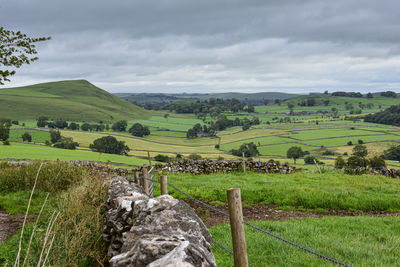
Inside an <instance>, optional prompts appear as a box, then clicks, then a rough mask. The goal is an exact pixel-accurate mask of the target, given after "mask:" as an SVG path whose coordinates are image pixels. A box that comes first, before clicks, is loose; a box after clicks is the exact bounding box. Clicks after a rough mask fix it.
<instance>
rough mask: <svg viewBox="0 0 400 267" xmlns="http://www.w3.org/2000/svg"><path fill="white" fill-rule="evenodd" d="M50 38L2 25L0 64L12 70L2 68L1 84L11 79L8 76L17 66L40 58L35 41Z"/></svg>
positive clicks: (0, 30)
mask: <svg viewBox="0 0 400 267" xmlns="http://www.w3.org/2000/svg"><path fill="white" fill-rule="evenodd" d="M46 40H50V37H40V38H30V37H28V36H27V35H26V34H24V33H22V32H20V31H17V32H15V31H11V30H6V29H4V28H3V27H0V66H5V67H10V68H12V70H0V85H3V84H4V82H5V81H10V80H9V79H8V77H10V76H12V75H14V74H15V68H19V67H21V66H22V65H24V64H30V63H32V62H34V61H36V60H38V59H39V58H38V57H36V56H34V55H36V54H37V50H36V47H35V43H37V42H42V41H46Z"/></svg>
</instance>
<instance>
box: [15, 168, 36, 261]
mask: <svg viewBox="0 0 400 267" xmlns="http://www.w3.org/2000/svg"><path fill="white" fill-rule="evenodd" d="M42 166H43V163H41V164H40V166H39V170H38V172H37V174H36V178H35V183H34V184H33V188H32V191H31V195H30V197H29V201H28V207H27V208H26V212H25V217H24V222H23V223H22V229H21V236H20V238H19V245H18V254H17V257H16V259H15V263H14V267H16V266H17V267H19V262H20V257H21V247H22V237H23V235H24V229H25V224H26V220H27V218H28V213H29V209H30V207H31V202H32V197H33V193H34V192H35V188H36V183H37V180H38V177H39V173H40V169H42Z"/></svg>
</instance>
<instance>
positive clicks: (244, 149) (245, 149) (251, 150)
mask: <svg viewBox="0 0 400 267" xmlns="http://www.w3.org/2000/svg"><path fill="white" fill-rule="evenodd" d="M231 152H232V154H233V155H235V156H239V157H241V156H242V155H243V153H244V156H245V157H246V158H249V157H254V156H257V155H259V154H260V152H259V151H258V149H257V146H256V144H254V143H253V142H251V143H244V144H242V145H241V146H240V147H239V149H232V150H231Z"/></svg>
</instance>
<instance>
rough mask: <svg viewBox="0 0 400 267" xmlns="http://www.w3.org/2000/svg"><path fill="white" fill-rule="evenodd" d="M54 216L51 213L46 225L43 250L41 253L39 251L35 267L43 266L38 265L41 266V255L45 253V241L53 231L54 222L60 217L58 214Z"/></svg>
mask: <svg viewBox="0 0 400 267" xmlns="http://www.w3.org/2000/svg"><path fill="white" fill-rule="evenodd" d="M54 214H55V211H54V212H53V214H52V216H51V218H50V221H49V223H48V225H47V230H46V235H45V237H44V243H43V248H42V251H41V253H40V256H39V261H38V264H37V267H40V266H44V264H43V265H40V264H41V262H42V257H43V254H44V252H45V250H46V245H47V240H48V239H49V236H50V233H51V231H52V230H53V226H54V223H55V222H56V220H57V218H58V216H59V215H60V212H58V213H57V215H56V216H55V217H54ZM49 251H50V250H49V249H48V250H47V253H48V252H49Z"/></svg>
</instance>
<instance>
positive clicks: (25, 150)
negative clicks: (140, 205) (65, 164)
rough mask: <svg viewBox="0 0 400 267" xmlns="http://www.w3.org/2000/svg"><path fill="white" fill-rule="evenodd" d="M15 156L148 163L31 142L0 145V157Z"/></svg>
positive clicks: (22, 157) (135, 159)
mask: <svg viewBox="0 0 400 267" xmlns="http://www.w3.org/2000/svg"><path fill="white" fill-rule="evenodd" d="M5 158H15V159H41V160H57V159H60V160H65V161H69V160H90V161H102V162H105V163H107V162H108V161H112V162H118V163H125V164H132V165H142V164H145V163H148V161H147V160H144V159H140V158H135V157H127V156H121V155H114V154H106V153H97V152H92V151H83V150H69V149H58V148H53V147H48V146H39V145H32V144H20V143H11V145H9V146H4V145H0V159H5Z"/></svg>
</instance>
